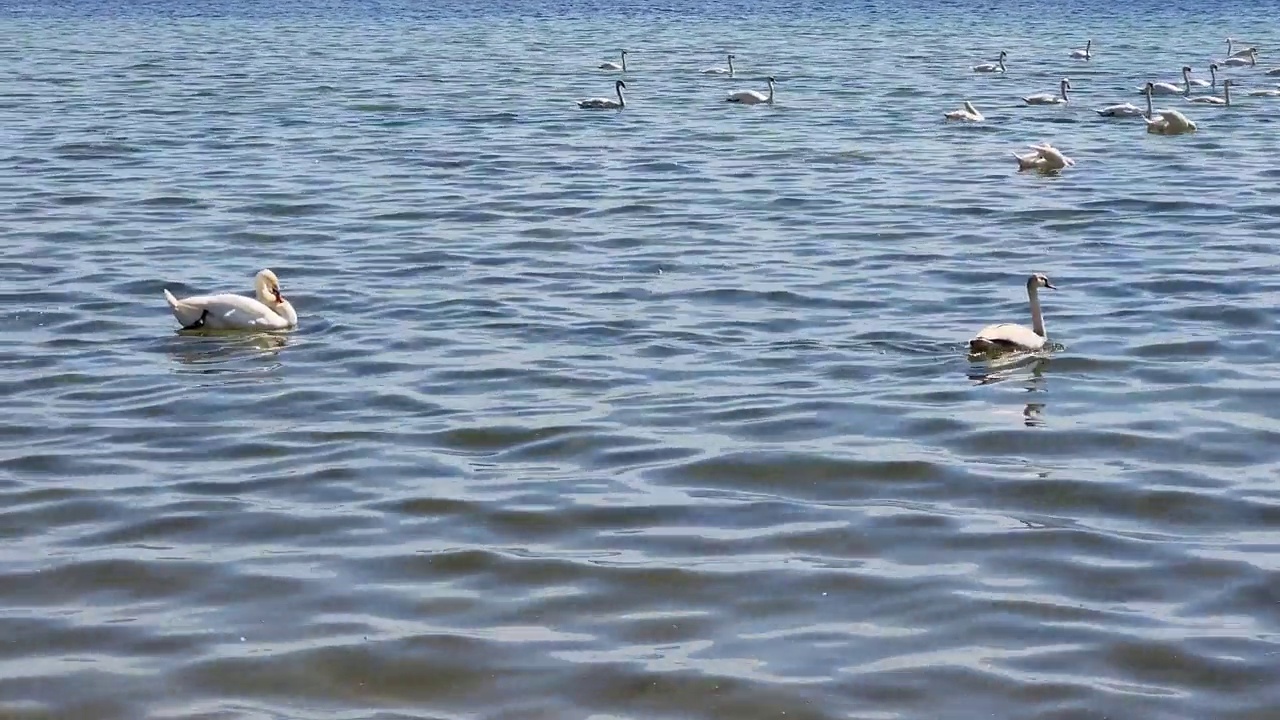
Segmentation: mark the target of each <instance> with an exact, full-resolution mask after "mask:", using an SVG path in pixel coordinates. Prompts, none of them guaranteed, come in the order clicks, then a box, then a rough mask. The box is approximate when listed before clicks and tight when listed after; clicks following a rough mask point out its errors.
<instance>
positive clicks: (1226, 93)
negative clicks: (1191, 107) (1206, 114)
mask: <svg viewBox="0 0 1280 720" xmlns="http://www.w3.org/2000/svg"><path fill="white" fill-rule="evenodd" d="M1187 102H1193V103H1200V104H1202V105H1222V106H1223V107H1231V78H1227V79H1226V80H1223V81H1222V97H1217V96H1216V95H1200V96H1198V97H1193V98H1187Z"/></svg>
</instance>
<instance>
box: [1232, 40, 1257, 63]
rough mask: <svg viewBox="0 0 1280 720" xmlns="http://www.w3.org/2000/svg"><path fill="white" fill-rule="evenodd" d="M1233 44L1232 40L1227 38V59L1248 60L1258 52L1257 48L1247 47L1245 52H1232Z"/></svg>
mask: <svg viewBox="0 0 1280 720" xmlns="http://www.w3.org/2000/svg"><path fill="white" fill-rule="evenodd" d="M1231 43H1232V40H1231V38H1227V57H1238V58H1248V57H1249V55H1250V53H1256V52H1258V48H1256V47H1247V48H1245V49H1243V50H1237V51H1235V52H1231Z"/></svg>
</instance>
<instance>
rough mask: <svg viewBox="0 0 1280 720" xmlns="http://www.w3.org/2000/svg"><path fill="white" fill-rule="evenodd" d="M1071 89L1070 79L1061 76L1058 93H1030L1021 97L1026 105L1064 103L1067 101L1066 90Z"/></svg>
mask: <svg viewBox="0 0 1280 720" xmlns="http://www.w3.org/2000/svg"><path fill="white" fill-rule="evenodd" d="M1070 89H1071V81H1070V80H1068V79H1067V78H1062V82H1060V83H1059V84H1058V94H1057V95H1050V94H1049V93H1041V94H1039V95H1030V96H1028V97H1024V98H1022V101H1023V102H1025V103H1026V104H1028V105H1065V104H1067V102H1069V101H1068V100H1067V91H1068V90H1070Z"/></svg>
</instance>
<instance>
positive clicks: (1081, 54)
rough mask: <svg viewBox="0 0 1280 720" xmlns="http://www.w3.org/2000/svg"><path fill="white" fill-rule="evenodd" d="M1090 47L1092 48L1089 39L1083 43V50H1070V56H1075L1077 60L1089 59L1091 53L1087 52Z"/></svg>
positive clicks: (1091, 42)
mask: <svg viewBox="0 0 1280 720" xmlns="http://www.w3.org/2000/svg"><path fill="white" fill-rule="evenodd" d="M1092 48H1093V41H1092V40H1089V41H1088V42H1086V43H1085V44H1084V49H1083V50H1072V51H1071V57H1073V58H1076V59H1077V60H1089V59H1091V58H1092V57H1093V55H1092V54H1091V53H1090V52H1089V51H1090V50H1091V49H1092Z"/></svg>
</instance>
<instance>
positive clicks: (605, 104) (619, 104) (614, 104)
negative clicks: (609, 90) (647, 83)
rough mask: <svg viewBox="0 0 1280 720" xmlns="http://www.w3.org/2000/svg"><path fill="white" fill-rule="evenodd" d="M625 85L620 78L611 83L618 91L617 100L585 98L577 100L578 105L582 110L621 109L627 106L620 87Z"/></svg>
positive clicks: (614, 89) (615, 90)
mask: <svg viewBox="0 0 1280 720" xmlns="http://www.w3.org/2000/svg"><path fill="white" fill-rule="evenodd" d="M641 84H643V83H641ZM626 86H627V84H626V83H624V82H622V81H621V80H618V81H616V82H614V83H613V91H614V92H616V93H618V99H617V100H614V99H613V98H587V99H586V100H579V101H578V107H580V108H582V109H583V110H621V109H622V108H624V107H626V106H627V100H626V98H624V97H622V89H623V88H625V87H626ZM641 109H643V108H641Z"/></svg>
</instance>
